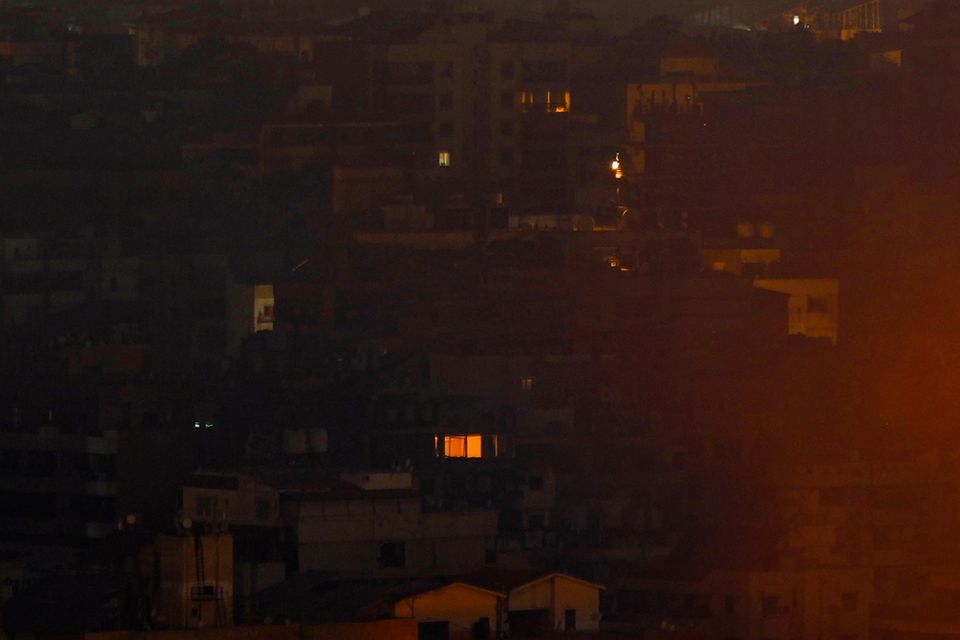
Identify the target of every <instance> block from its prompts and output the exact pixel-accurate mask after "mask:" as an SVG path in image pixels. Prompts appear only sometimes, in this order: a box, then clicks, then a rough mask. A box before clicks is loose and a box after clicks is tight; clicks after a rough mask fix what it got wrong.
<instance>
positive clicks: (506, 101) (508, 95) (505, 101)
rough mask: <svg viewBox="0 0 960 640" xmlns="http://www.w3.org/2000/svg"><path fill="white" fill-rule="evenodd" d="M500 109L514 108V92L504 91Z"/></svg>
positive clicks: (501, 96)
mask: <svg viewBox="0 0 960 640" xmlns="http://www.w3.org/2000/svg"><path fill="white" fill-rule="evenodd" d="M500 107H501V108H503V109H512V108H513V91H504V92H503V93H501V94H500Z"/></svg>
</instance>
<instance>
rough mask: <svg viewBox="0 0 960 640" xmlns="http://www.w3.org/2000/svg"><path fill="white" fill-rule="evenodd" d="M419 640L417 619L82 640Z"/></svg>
mask: <svg viewBox="0 0 960 640" xmlns="http://www.w3.org/2000/svg"><path fill="white" fill-rule="evenodd" d="M384 638H389V639H390V640H417V621H416V620H370V621H366V622H349V623H340V624H312V625H293V624H286V625H257V626H236V627H220V628H217V629H182V630H176V631H110V632H100V633H86V634H84V635H83V640H382V639H384Z"/></svg>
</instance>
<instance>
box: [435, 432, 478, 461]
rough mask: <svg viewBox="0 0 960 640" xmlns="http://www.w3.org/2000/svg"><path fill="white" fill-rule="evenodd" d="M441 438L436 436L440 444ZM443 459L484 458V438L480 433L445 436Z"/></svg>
mask: <svg viewBox="0 0 960 640" xmlns="http://www.w3.org/2000/svg"><path fill="white" fill-rule="evenodd" d="M438 438H439V436H434V439H433V440H434V443H438ZM443 438H444V440H443V457H445V458H482V457H483V436H482V435H480V434H479V433H471V434H465V435H448V436H443Z"/></svg>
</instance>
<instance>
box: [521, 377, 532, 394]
mask: <svg viewBox="0 0 960 640" xmlns="http://www.w3.org/2000/svg"><path fill="white" fill-rule="evenodd" d="M520 388H521V389H523V390H524V391H532V390H533V378H520Z"/></svg>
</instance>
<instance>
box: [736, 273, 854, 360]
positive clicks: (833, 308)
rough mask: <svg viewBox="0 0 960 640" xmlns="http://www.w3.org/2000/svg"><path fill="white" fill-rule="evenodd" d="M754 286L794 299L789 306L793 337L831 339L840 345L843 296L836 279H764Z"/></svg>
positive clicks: (756, 282) (790, 326)
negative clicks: (840, 305) (838, 320)
mask: <svg viewBox="0 0 960 640" xmlns="http://www.w3.org/2000/svg"><path fill="white" fill-rule="evenodd" d="M754 286H756V287H757V288H759V289H766V290H768V291H778V292H780V293H786V294H788V295H789V296H790V298H789V299H788V301H787V305H788V309H789V311H788V313H789V319H788V322H789V331H790V334H791V335H805V336H807V337H810V338H829V339H830V341H831V342H833V343H834V344H836V342H837V337H838V333H839V327H838V322H837V319H838V313H837V307H838V301H839V294H840V284H839V281H838V280H837V279H836V278H796V279H760V280H755V281H754Z"/></svg>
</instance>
